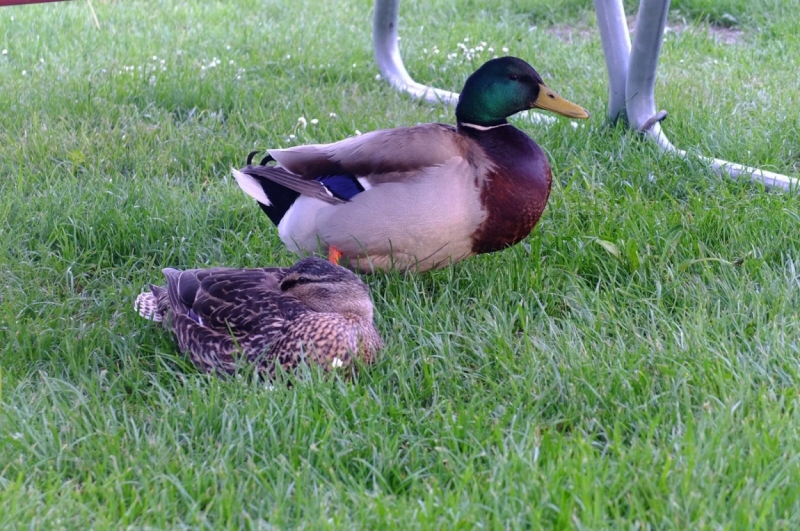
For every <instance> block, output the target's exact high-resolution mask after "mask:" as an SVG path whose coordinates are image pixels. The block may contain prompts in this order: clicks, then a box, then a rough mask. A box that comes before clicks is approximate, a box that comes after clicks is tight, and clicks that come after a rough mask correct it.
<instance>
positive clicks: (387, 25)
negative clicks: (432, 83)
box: [372, 0, 458, 105]
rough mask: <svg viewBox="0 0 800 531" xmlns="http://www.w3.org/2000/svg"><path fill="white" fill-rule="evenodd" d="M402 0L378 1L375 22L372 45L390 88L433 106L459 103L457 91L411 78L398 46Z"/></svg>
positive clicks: (376, 59)
mask: <svg viewBox="0 0 800 531" xmlns="http://www.w3.org/2000/svg"><path fill="white" fill-rule="evenodd" d="M399 8H400V0H375V16H374V18H373V21H372V42H373V45H374V47H375V61H376V62H377V63H378V68H379V69H380V71H381V75H382V76H383V77H385V78H386V79H387V80H388V81H389V83H391V85H392V86H393V87H394V88H396V89H398V90H402V91H404V92H408V93H409V94H411V96H412V97H413V98H418V99H423V100H425V101H429V102H431V103H438V102H442V103H448V104H450V105H455V104H456V103H458V92H450V91H448V90H441V89H437V88H433V87H429V86H427V85H423V84H421V83H417V82H416V81H414V80H413V79H411V76H410V75H408V71H407V70H406V67H405V65H403V58H402V57H401V56H400V49H399V48H398V46H397V21H398V12H399Z"/></svg>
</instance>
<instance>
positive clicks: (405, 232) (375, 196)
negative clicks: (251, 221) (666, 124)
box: [233, 57, 589, 271]
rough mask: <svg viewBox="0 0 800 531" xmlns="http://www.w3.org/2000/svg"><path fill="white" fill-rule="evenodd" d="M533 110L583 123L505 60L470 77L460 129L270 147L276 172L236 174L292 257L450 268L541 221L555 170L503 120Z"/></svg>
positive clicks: (363, 265) (525, 69)
mask: <svg viewBox="0 0 800 531" xmlns="http://www.w3.org/2000/svg"><path fill="white" fill-rule="evenodd" d="M535 107H536V108H544V109H549V110H552V111H554V112H557V113H560V114H563V115H565V116H569V117H571V118H587V117H588V116H589V115H588V113H587V112H586V111H585V110H584V109H582V108H580V107H578V106H577V105H574V104H572V103H569V102H567V101H566V100H564V99H563V98H561V97H560V96H558V95H557V94H555V93H554V92H553V91H552V90H550V89H549V88H548V87H547V86H545V85H544V82H543V81H542V78H541V77H540V76H539V74H538V73H537V72H536V70H534V69H533V68H532V67H531V66H530V65H529V64H527V63H526V62H525V61H522V60H521V59H517V58H515V57H501V58H497V59H493V60H491V61H488V62H487V63H485V64H484V65H483V66H481V67H480V68H479V69H478V70H477V71H476V72H475V73H473V74H472V75H471V76H470V77H469V78H468V79H467V81H466V83H465V85H464V89H463V90H462V92H461V95H460V97H459V102H458V106H457V107H456V120H457V125H456V126H455V127H454V126H451V125H445V124H422V125H417V126H414V127H401V128H395V129H387V130H381V131H373V132H371V133H367V134H364V135H361V136H357V137H354V138H348V139H346V140H341V141H339V142H335V143H332V144H317V145H307V146H297V147H292V148H286V149H271V150H269V155H270V156H269V157H268V158H269V159H271V160H273V161H275V162H276V165H253V164H250V163H249V162H248V165H247V166H246V167H244V168H242V169H241V170H239V171H237V170H234V172H233V173H234V176H235V178H236V181H237V183H238V184H239V186H240V187H241V188H242V190H243V191H244V192H245V193H247V194H248V195H250V196H251V197H253V198H254V199H256V201H258V202H259V204H260V205H261V208H262V209H263V210H264V211H265V213H266V214H267V215H268V216H269V217H270V219H271V220H272V221H273V222H274V223H275V224H276V225H277V226H278V235H279V236H280V238H281V240H283V242H284V243H285V244H286V245H287V247H289V249H291V250H292V251H295V252H300V253H302V252H316V251H317V250H320V251H322V252H323V253H329V254H336V255H338V254H341V255H342V256H343V257H344V258H345V259H346V260H347V262H346V263H347V266H348V267H350V268H352V269H355V270H359V271H371V270H373V269H390V268H399V269H416V270H418V271H425V270H428V269H434V268H440V267H445V266H447V265H449V264H451V263H453V262H456V261H458V260H462V259H464V258H467V257H469V256H472V255H475V254H480V253H488V252H493V251H497V250H500V249H503V248H505V247H507V246H509V245H513V244H515V243H517V242H519V241H521V240H522V239H524V238H525V237H527V236H528V234H530V232H531V230H532V229H533V227H534V226H535V225H536V223H537V222H538V221H539V218H540V217H541V215H542V212H543V211H544V208H545V206H546V204H547V199H548V196H549V194H550V184H551V172H550V165H549V163H548V161H547V156H546V155H545V153H544V151H543V150H542V149H541V148H540V147H539V146H538V145H537V144H536V143H535V142H534V141H533V140H532V139H531V138H530V137H528V135H526V134H525V133H524V132H522V131H520V130H519V129H517V128H515V127H514V126H513V125H511V124H510V123H508V121H507V120H506V118H507V117H509V116H511V115H513V114H515V113H517V112H520V111H522V110H525V109H530V108H535ZM331 250H334V251H336V253H331Z"/></svg>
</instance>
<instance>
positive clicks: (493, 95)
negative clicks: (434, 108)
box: [456, 56, 589, 127]
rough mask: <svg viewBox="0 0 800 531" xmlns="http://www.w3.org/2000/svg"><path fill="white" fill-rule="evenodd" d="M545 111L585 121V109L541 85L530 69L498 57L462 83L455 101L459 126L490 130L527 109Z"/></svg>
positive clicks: (506, 58)
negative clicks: (475, 126)
mask: <svg viewBox="0 0 800 531" xmlns="http://www.w3.org/2000/svg"><path fill="white" fill-rule="evenodd" d="M534 108H537V109H547V110H549V111H553V112H555V113H558V114H561V115H564V116H567V117H569V118H588V117H589V113H588V112H586V109H584V108H583V107H580V106H578V105H575V104H574V103H571V102H569V101H567V100H565V99H564V98H562V97H561V96H559V95H558V94H556V93H555V92H554V91H553V90H551V89H550V88H549V87H548V86H547V85H545V84H544V81H542V77H541V76H540V75H539V73H538V72H537V71H536V70H534V69H533V67H532V66H531V65H529V64H528V63H526V62H525V61H523V60H522V59H518V58H516V57H510V56H507V57H498V58H497V59H492V60H490V61H487V62H486V63H484V64H483V66H481V67H480V68H479V69H477V70H476V71H475V72H474V73H473V74H472V75H471V76H469V77H468V78H467V81H466V83H464V88H463V90H462V91H461V95H460V96H459V98H458V105H457V106H456V119H457V120H458V122H459V123H469V124H475V125H481V126H486V127H488V126H492V125H498V124H502V123H505V121H506V118H508V117H509V116H511V115H512V114H516V113H518V112H520V111H524V110H526V109H534Z"/></svg>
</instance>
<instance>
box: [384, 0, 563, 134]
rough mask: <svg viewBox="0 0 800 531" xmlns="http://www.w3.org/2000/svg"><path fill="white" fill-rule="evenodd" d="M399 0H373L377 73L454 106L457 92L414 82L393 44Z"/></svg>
mask: <svg viewBox="0 0 800 531" xmlns="http://www.w3.org/2000/svg"><path fill="white" fill-rule="evenodd" d="M399 9H400V0H375V15H374V17H373V20H372V43H373V46H374V47H375V61H376V62H377V63H378V68H379V69H380V71H381V75H382V76H383V77H385V78H386V79H387V80H388V81H389V83H390V84H391V85H392V86H393V87H394V88H396V89H398V90H402V91H403V92H407V93H408V94H410V95H411V97H412V98H416V99H422V100H425V101H428V102H431V103H446V104H449V105H453V106H455V104H456V103H458V92H450V91H449V90H442V89H437V88H434V87H431V86H428V85H423V84H422V83H417V82H416V81H414V80H413V79H412V78H411V76H410V75H409V74H408V70H406V67H405V65H404V64H403V58H402V57H401V55H400V49H399V47H398V46H397V24H398V18H399ZM520 115H521V116H523V117H525V118H527V119H529V120H531V121H532V122H537V123H542V122H543V123H548V124H549V123H553V122H555V118H554V117H552V116H546V115H543V114H539V113H537V112H524V113H520Z"/></svg>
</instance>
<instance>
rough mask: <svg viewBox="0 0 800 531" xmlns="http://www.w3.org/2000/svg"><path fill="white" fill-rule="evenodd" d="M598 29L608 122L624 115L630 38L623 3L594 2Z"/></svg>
mask: <svg viewBox="0 0 800 531" xmlns="http://www.w3.org/2000/svg"><path fill="white" fill-rule="evenodd" d="M594 9H595V11H596V12H597V28H598V29H599V30H600V41H601V42H602V43H603V55H604V56H605V58H606V70H608V113H607V116H608V120H609V121H610V122H611V123H614V122H616V121H617V120H618V119H619V118H621V117H624V115H625V84H626V83H627V79H628V65H629V64H630V57H631V38H630V35H629V34H628V22H627V20H625V9H624V8H623V6H622V0H594Z"/></svg>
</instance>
